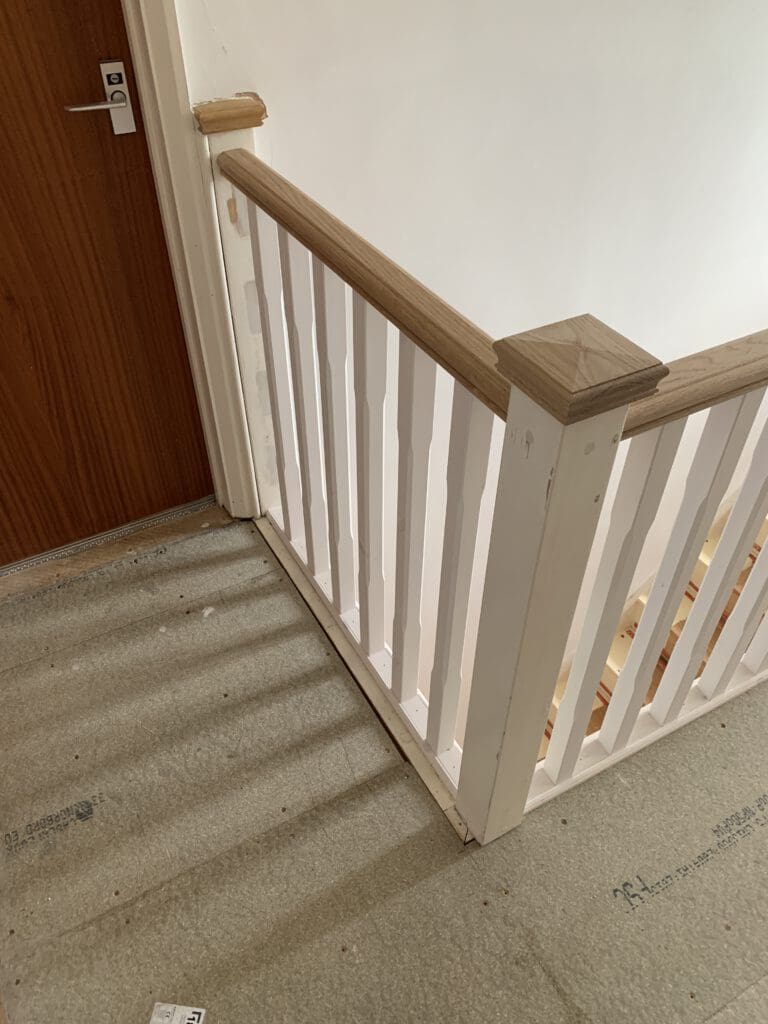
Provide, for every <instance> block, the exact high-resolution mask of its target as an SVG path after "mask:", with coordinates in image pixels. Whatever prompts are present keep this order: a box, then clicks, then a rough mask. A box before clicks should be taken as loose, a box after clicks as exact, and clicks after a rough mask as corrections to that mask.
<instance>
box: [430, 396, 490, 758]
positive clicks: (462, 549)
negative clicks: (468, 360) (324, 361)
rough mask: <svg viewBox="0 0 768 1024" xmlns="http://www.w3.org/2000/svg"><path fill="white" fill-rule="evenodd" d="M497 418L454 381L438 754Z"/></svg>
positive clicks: (434, 709) (436, 711) (437, 683)
mask: <svg viewBox="0 0 768 1024" xmlns="http://www.w3.org/2000/svg"><path fill="white" fill-rule="evenodd" d="M493 421H494V416H493V413H492V412H491V411H490V409H488V408H487V406H485V405H483V404H482V402H479V401H478V400H477V399H476V398H474V397H473V396H472V395H471V394H470V393H469V391H467V389H466V388H464V387H462V385H461V384H458V383H456V384H455V386H454V389H453V410H452V413H451V434H450V446H449V449H448V493H447V499H446V513H445V533H444V538H443V558H442V571H441V574H440V590H439V596H438V597H437V601H438V606H437V631H436V635H435V660H434V665H433V668H432V676H431V680H430V685H429V711H428V719H427V743H428V744H429V746H430V747H431V748H432V750H433V751H434V752H435V753H436V754H438V755H439V754H443V753H445V752H446V751H448V750H451V749H452V747H453V743H454V739H455V734H456V715H457V711H458V706H459V695H460V692H461V684H462V665H463V658H464V647H465V641H466V633H467V613H468V610H469V598H470V592H471V586H472V574H473V569H474V562H475V551H476V543H477V539H478V523H479V518H480V506H481V502H482V498H483V490H484V487H485V483H486V476H487V469H488V458H489V451H490V444H491V433H492V430H493ZM433 599H434V595H433Z"/></svg>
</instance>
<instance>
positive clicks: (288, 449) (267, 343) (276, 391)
mask: <svg viewBox="0 0 768 1024" xmlns="http://www.w3.org/2000/svg"><path fill="white" fill-rule="evenodd" d="M248 223H249V225H250V229H251V248H252V251H253V269H254V274H255V278H256V291H257V293H258V296H259V315H260V317H261V335H262V339H263V342H264V361H265V363H266V368H267V384H268V387H269V403H270V406H271V410H272V425H273V429H274V434H275V455H276V463H277V478H278V484H279V486H280V506H281V510H282V517H283V522H282V527H283V530H284V531H285V533H286V535H287V537H288V538H289V539H290V540H291V542H292V543H293V544H294V545H296V544H297V543H299V544H301V543H303V540H304V537H303V530H302V526H301V524H302V515H301V485H300V482H299V464H298V459H297V454H296V428H295V423H294V413H293V409H294V399H293V389H292V386H291V374H290V369H289V364H288V351H287V349H286V345H285V330H284V326H283V300H282V283H281V279H280V254H279V250H278V245H277V237H276V228H275V223H274V221H272V220H271V219H270V218H268V217H267V216H266V214H264V213H261V212H260V211H259V210H258V208H257V207H256V205H255V204H254V203H250V202H249V203H248Z"/></svg>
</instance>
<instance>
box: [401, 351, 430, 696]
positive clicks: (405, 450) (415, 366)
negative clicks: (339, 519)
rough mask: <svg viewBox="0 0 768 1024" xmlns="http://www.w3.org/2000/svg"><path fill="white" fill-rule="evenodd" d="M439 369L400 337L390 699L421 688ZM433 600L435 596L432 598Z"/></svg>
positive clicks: (409, 694)
mask: <svg viewBox="0 0 768 1024" xmlns="http://www.w3.org/2000/svg"><path fill="white" fill-rule="evenodd" d="M436 367H437V364H436V363H435V361H434V360H433V359H432V358H431V357H430V356H428V355H426V354H425V353H424V352H423V351H421V350H420V349H417V348H416V346H415V345H414V344H413V342H412V341H411V340H410V338H406V337H405V335H403V334H401V335H400V365H399V375H398V393H397V433H398V452H399V455H398V471H397V477H398V480H397V541H396V551H397V554H396V572H395V606H394V624H393V630H392V694H393V696H395V697H396V698H397V700H399V701H401V702H402V701H407V700H410V699H411V698H413V697H415V696H416V691H417V688H418V683H419V678H418V675H419V653H420V645H421V616H422V611H421V605H422V585H423V579H424V541H425V534H426V524H427V515H428V508H427V492H428V481H429V451H430V444H431V441H432V423H433V418H434V404H435V371H436ZM428 599H429V600H433V599H434V595H429V597H428Z"/></svg>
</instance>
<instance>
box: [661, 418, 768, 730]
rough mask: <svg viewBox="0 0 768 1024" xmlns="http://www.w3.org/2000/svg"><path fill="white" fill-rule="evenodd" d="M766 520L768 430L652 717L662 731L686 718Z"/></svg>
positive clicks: (701, 590)
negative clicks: (696, 684) (682, 716)
mask: <svg viewBox="0 0 768 1024" xmlns="http://www.w3.org/2000/svg"><path fill="white" fill-rule="evenodd" d="M766 514H768V425H766V426H765V427H764V428H763V432H762V434H761V436H760V439H759V440H758V442H757V444H756V446H755V449H754V451H753V453H752V460H751V462H750V465H749V469H748V470H747V475H746V477H745V479H744V483H743V485H742V488H741V491H740V493H739V496H738V498H737V499H736V503H735V505H734V506H733V509H732V510H731V514H730V515H729V517H728V522H727V523H726V525H725V529H724V530H723V534H722V536H721V538H720V541H719V543H718V545H717V548H716V550H715V554H714V556H713V558H712V562H711V563H710V566H709V568H708V569H707V573H706V575H705V577H704V581H703V582H702V584H701V586H700V588H699V592H698V594H697V595H696V600H695V601H694V602H693V607H692V608H691V610H690V613H689V615H688V618H687V619H686V622H685V626H684V627H683V631H682V633H681V635H680V638H679V640H678V641H677V643H676V644H675V649H674V651H673V652H672V657H671V658H670V660H669V664H668V665H667V667H666V668H665V669H664V675H663V677H662V680H661V685H660V686H659V689H658V690H657V691H656V696H655V697H654V699H653V703H652V704H651V714H652V715H653V717H654V718H655V719H656V721H657V722H658V723H659V724H660V725H665V724H666V723H667V722H670V721H672V720H673V719H674V718H677V716H678V715H679V714H680V710H681V708H682V706H683V704H684V703H685V699H686V697H687V696H688V694H689V692H690V689H691V684H692V683H693V681H694V679H695V678H696V675H697V673H698V670H699V666H700V665H701V663H702V662H703V661H704V658H705V657H706V653H707V646H708V644H709V641H710V639H711V638H712V634H713V633H714V631H715V627H716V626H717V623H718V621H719V620H720V616H721V615H722V614H723V610H724V608H725V606H726V604H727V603H728V599H729V598H730V597H731V595H732V593H733V589H734V587H735V586H736V584H737V582H738V579H739V573H740V572H741V571H742V569H743V568H744V564H745V562H746V560H747V556H748V554H749V551H750V549H751V547H752V545H753V543H754V541H755V537H756V536H757V533H758V530H759V529H760V526H761V525H762V523H763V522H764V521H765V517H766Z"/></svg>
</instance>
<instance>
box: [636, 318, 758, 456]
mask: <svg viewBox="0 0 768 1024" xmlns="http://www.w3.org/2000/svg"><path fill="white" fill-rule="evenodd" d="M767 384H768V330H765V331H758V332H757V333H756V334H749V335H747V336H746V337H744V338H737V339H736V340H735V341H728V342H726V343H725V344H724V345H717V346H716V347H715V348H708V349H705V350H704V351H703V352H696V353H694V354H693V355H690V356H684V357H683V358H682V359H676V360H674V362H671V363H669V376H668V377H667V378H666V379H665V380H663V381H662V382H661V384H660V385H659V389H658V392H657V393H656V394H655V395H651V396H649V397H647V398H642V399H640V400H639V401H636V402H633V403H632V405H630V407H629V413H628V415H627V420H626V424H625V426H624V433H623V437H632V436H633V435H635V434H641V433H642V432H643V431H645V430H651V429H653V428H654V427H659V426H661V425H662V423H669V422H670V421H672V420H677V419H681V418H682V417H683V416H690V415H691V413H694V412H698V411H699V410H700V409H708V408H709V407H710V406H713V405H717V404H719V403H720V402H725V401H727V400H728V399H729V398H735V397H736V396H737V395H743V394H746V392H748V391H754V390H755V389H756V388H759V387H764V386H765V385H767Z"/></svg>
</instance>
